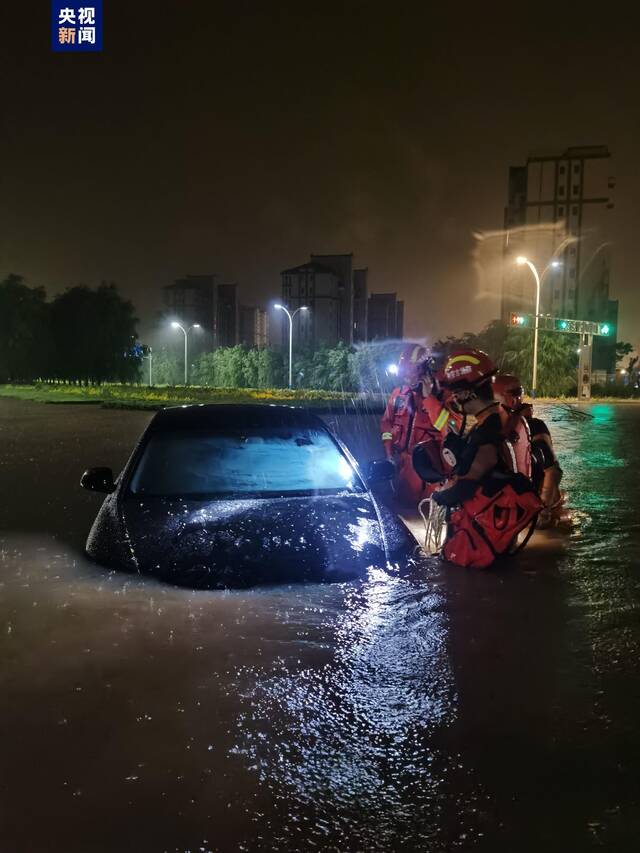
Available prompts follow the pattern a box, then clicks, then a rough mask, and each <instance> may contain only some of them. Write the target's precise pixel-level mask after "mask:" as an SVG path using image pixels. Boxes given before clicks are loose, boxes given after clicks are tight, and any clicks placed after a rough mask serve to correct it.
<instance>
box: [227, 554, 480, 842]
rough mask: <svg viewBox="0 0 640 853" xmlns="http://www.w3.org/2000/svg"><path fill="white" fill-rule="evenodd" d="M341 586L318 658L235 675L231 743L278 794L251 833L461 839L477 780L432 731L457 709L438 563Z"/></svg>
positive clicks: (290, 837)
mask: <svg viewBox="0 0 640 853" xmlns="http://www.w3.org/2000/svg"><path fill="white" fill-rule="evenodd" d="M425 573H426V577H425ZM425 581H426V583H425ZM343 594H344V599H343V607H342V608H341V609H340V611H339V612H338V613H337V620H336V624H335V628H334V630H335V641H334V646H333V653H332V656H331V659H330V660H329V661H327V662H326V663H325V664H324V666H322V667H320V668H317V667H309V666H305V665H304V662H303V661H300V660H298V661H295V662H287V661H284V660H283V661H282V662H281V664H280V666H278V667H276V668H274V669H272V670H271V671H270V670H269V669H268V668H264V667H260V668H256V667H250V668H249V669H248V670H247V671H246V672H245V673H244V674H243V684H244V689H245V690H246V696H247V698H248V699H249V700H250V702H251V716H250V718H249V719H247V720H243V724H242V727H241V731H240V732H239V733H238V745H237V750H238V751H239V752H241V753H242V754H244V755H245V756H246V757H247V760H249V761H251V762H255V763H256V766H258V767H259V768H260V779H261V783H262V784H263V785H267V786H268V787H269V788H270V789H271V790H272V791H273V796H274V800H275V802H276V803H278V808H277V809H276V811H275V813H271V814H270V815H269V816H267V817H265V818H264V819H263V820H260V821H259V824H262V826H261V827H260V834H263V833H264V834H265V836H266V837H268V838H269V839H271V841H270V844H273V838H274V837H277V838H278V843H277V844H276V846H275V847H273V849H297V848H295V847H294V846H292V845H294V843H295V838H296V835H297V834H298V833H299V832H300V831H301V828H304V833H305V835H304V837H305V839H307V840H308V842H309V843H310V844H311V843H314V844H315V845H319V846H320V847H322V846H323V845H330V846H331V849H340V850H343V849H344V850H346V849H367V850H388V849H390V848H392V847H394V849H399V848H398V847H396V845H399V844H400V843H402V844H403V845H405V848H404V849H425V848H424V845H425V844H427V843H434V842H438V843H440V844H446V845H454V846H455V845H457V844H458V843H462V841H463V840H466V843H470V840H471V838H472V837H473V835H474V833H476V832H477V831H478V830H477V823H478V818H477V811H478V801H479V799H480V795H479V793H478V788H477V784H476V783H475V782H474V780H473V778H472V776H471V774H470V772H469V770H468V767H467V765H466V762H465V761H464V760H463V759H462V757H461V756H460V755H458V754H456V753H455V752H454V753H450V752H448V753H445V752H444V751H443V749H442V747H441V745H439V741H438V738H439V737H442V736H443V734H444V733H445V732H446V730H447V727H448V726H449V724H450V723H451V721H452V719H453V718H454V716H455V713H456V695H455V684H454V679H453V674H452V670H451V665H450V660H449V653H448V631H447V619H446V615H445V607H444V605H445V599H444V595H443V592H442V589H441V578H440V577H439V575H438V569H437V568H436V567H434V565H433V564H431V565H430V566H428V565H425V566H423V568H422V579H421V582H420V583H413V582H412V581H411V580H408V579H400V578H394V577H389V576H388V575H387V574H385V573H382V572H372V574H371V577H370V578H369V580H368V581H367V582H365V583H363V584H361V585H358V586H350V587H346V588H345V589H344V591H343ZM406 845H411V846H410V848H406Z"/></svg>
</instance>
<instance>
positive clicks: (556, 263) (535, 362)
mask: <svg viewBox="0 0 640 853" xmlns="http://www.w3.org/2000/svg"><path fill="white" fill-rule="evenodd" d="M516 263H517V264H519V266H524V265H526V266H528V267H529V269H530V270H531V272H532V273H533V277H534V279H535V280H536V316H535V320H534V323H533V370H532V376H531V396H532V397H533V398H534V399H535V396H536V388H537V385H538V325H539V319H540V281H541V277H540V276H539V275H538V270H537V269H536V268H535V266H534V264H532V263H531V261H530V260H529V259H528V258H524V257H522V255H521V256H520V257H518V258H516ZM557 266H560V262H559V261H551V262H550V263H549V264H547V266H546V267H545V269H544V271H543V273H542V278H544V274H545V273H546V271H547V270H548V269H549V267H557Z"/></svg>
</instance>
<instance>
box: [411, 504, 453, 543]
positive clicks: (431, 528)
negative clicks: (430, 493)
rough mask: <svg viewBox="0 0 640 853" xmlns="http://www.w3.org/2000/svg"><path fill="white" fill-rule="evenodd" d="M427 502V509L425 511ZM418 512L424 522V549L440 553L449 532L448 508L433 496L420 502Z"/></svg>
mask: <svg viewBox="0 0 640 853" xmlns="http://www.w3.org/2000/svg"><path fill="white" fill-rule="evenodd" d="M425 504H426V505H427V511H426V513H425ZM418 512H419V513H420V515H421V517H422V521H423V522H424V529H425V537H424V550H425V552H426V553H427V554H429V555H434V554H438V553H440V549H441V548H442V545H443V543H444V539H445V535H446V532H447V508H446V507H444V506H440V504H437V503H436V502H435V501H434V500H432V499H431V498H424V499H423V500H421V501H420V503H419V504H418Z"/></svg>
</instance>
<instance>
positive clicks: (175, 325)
mask: <svg viewBox="0 0 640 853" xmlns="http://www.w3.org/2000/svg"><path fill="white" fill-rule="evenodd" d="M171 327H172V328H173V329H181V330H182V334H183V335H184V384H185V386H186V385H187V372H188V369H189V360H188V349H187V338H188V335H189V332H190V331H191V329H199V328H200V323H194V324H193V325H192V326H189V328H188V329H185V327H184V326H183V325H181V324H180V323H177V322H176V321H175V320H174V321H173V323H172V324H171Z"/></svg>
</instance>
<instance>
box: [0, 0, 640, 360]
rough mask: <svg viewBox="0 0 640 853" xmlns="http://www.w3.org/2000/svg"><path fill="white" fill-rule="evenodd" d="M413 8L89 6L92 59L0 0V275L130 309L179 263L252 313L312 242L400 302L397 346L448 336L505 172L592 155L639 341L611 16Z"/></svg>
mask: <svg viewBox="0 0 640 853" xmlns="http://www.w3.org/2000/svg"><path fill="white" fill-rule="evenodd" d="M430 6H431V4H426V3H419V4H418V3H411V4H378V3H370V2H358V0H354V2H349V3H342V4H338V3H328V2H324V3H317V2H305V0H298V2H295V3H289V2H287V3H278V2H268V0H260V2H248V0H245V2H238V0H235V2H216V0H212V2H195V0H189V2H186V0H182V2H179V0H176V2H164V3H162V2H159V3H148V2H142V1H141V0H139V2H124V0H104V8H105V19H106V26H105V49H104V52H103V53H102V54H97V55H77V54H76V55H62V54H54V53H52V52H51V51H50V48H49V8H48V7H49V4H48V3H44V2H43V3H40V4H31V3H14V4H6V9H7V10H8V11H7V12H6V14H5V15H4V20H3V23H4V31H5V38H4V39H3V49H2V52H1V53H0V87H1V88H0V94H1V95H2V116H1V120H2V127H1V128H0V131H1V133H0V276H2V275H4V274H5V273H7V272H9V271H14V272H19V273H22V274H23V275H25V276H26V277H27V279H28V281H29V283H31V284H43V285H44V286H45V287H46V288H47V290H48V291H49V292H50V293H52V294H53V293H55V292H57V291H58V290H61V289H63V287H64V286H66V285H68V284H76V283H80V282H84V283H87V284H91V285H94V284H97V283H98V282H99V281H100V280H102V279H108V280H114V281H116V282H118V283H119V285H120V286H121V288H122V290H123V291H124V292H125V293H126V294H127V295H128V296H130V297H131V298H132V299H133V300H134V302H135V304H136V306H137V308H138V313H139V315H140V316H141V317H143V318H145V319H151V317H152V315H153V312H154V311H155V310H156V309H157V308H158V307H159V304H160V302H159V289H160V287H161V285H163V284H165V283H168V282H170V281H171V280H172V279H174V278H176V277H178V276H180V275H183V274H184V273H186V272H192V273H200V272H218V273H220V274H221V275H222V276H223V278H224V279H226V280H237V281H239V282H240V284H241V287H242V289H243V301H247V302H249V301H251V300H252V299H256V298H260V299H263V300H266V299H267V298H268V297H270V296H277V295H278V292H279V285H280V278H279V272H280V270H282V269H284V268H285V267H287V266H291V265H294V264H297V263H301V262H303V261H304V260H306V259H307V257H308V255H309V253H310V252H317V253H322V252H340V251H353V252H354V253H355V260H356V263H357V264H358V265H363V266H368V267H369V269H370V287H371V289H372V290H374V291H383V290H397V291H398V292H399V293H400V295H401V296H402V297H404V298H405V300H406V303H407V312H406V316H407V323H406V328H407V332H408V333H410V334H414V335H419V334H422V335H424V334H426V335H431V334H446V333H449V332H460V331H463V330H464V329H471V328H478V327H479V326H480V325H481V324H482V323H484V322H485V321H487V320H488V319H491V318H492V317H493V316H496V313H497V299H496V298H495V296H494V297H491V296H490V292H491V290H492V289H493V291H494V294H495V295H497V293H498V286H499V278H498V277H496V276H494V275H493V270H492V267H491V265H490V263H489V262H488V261H487V260H486V259H485V256H484V255H483V256H482V259H481V266H480V267H479V266H478V263H477V262H476V260H477V259H476V260H474V238H473V232H475V231H493V230H496V229H499V228H500V227H501V225H502V216H503V205H504V203H505V196H506V182H507V169H508V166H509V165H510V164H516V163H524V161H525V159H526V156H527V154H528V153H529V151H531V150H539V149H541V148H542V149H544V148H548V147H551V148H562V147H565V146H567V145H580V144H608V145H609V147H610V148H611V150H612V151H613V152H614V155H615V165H614V174H615V175H616V177H617V189H616V217H617V229H618V230H617V240H616V248H615V260H614V264H615V266H614V276H613V287H612V295H613V296H614V297H619V298H620V299H621V308H622V323H621V333H622V335H623V337H625V338H626V339H629V340H631V341H632V342H633V343H634V344H638V343H640V334H638V318H639V317H640V288H637V287H636V284H635V282H636V281H637V280H639V279H640V240H638V238H637V236H636V231H637V229H638V227H639V226H640V217H639V215H638V212H637V209H636V204H635V202H636V200H637V199H639V198H640V168H639V166H640V158H639V157H638V154H637V143H636V138H637V132H638V129H639V125H640V122H639V113H640V98H639V97H638V91H640V70H639V63H638V54H639V50H638V46H637V36H636V34H635V29H634V27H633V26H632V25H631V22H630V21H629V22H627V25H626V26H625V22H624V21H622V20H621V21H620V22H619V27H618V29H617V31H616V30H614V29H613V28H612V29H610V30H608V29H607V28H606V26H604V25H603V22H602V21H601V20H599V19H596V18H587V17H585V15H584V14H583V13H582V12H581V13H580V15H576V14H571V15H569V14H568V13H567V17H566V18H564V19H563V18H562V17H561V16H560V15H561V13H559V12H558V6H557V5H556V6H549V7H542V6H536V16H537V18H536V19H537V20H538V21H539V27H538V28H537V29H532V28H531V27H530V26H529V25H527V26H525V23H524V21H523V20H519V19H518V18H517V17H516V14H517V10H516V11H514V9H515V7H514V5H513V4H512V5H511V6H505V7H503V8H502V9H499V7H498V6H493V5H492V6H491V7H490V6H489V5H487V4H480V7H481V8H480V9H479V7H478V5H476V4H474V5H471V4H469V5H468V6H465V4H450V7H451V12H450V13H445V14H444V15H443V14H441V13H440V12H437V13H434V12H433V11H432V8H430ZM522 8H524V7H522ZM531 8H532V7H531ZM467 10H475V11H473V12H472V13H471V14H472V15H473V16H476V15H479V14H480V12H482V13H484V17H482V18H480V17H470V16H469V13H468V12H467ZM610 18H611V15H609V18H608V20H609V19H610ZM576 27H577V28H578V29H576ZM588 27H589V28H588ZM625 29H626V32H625ZM7 33H11V34H12V35H11V38H9V37H8V35H7ZM485 245H486V244H485Z"/></svg>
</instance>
